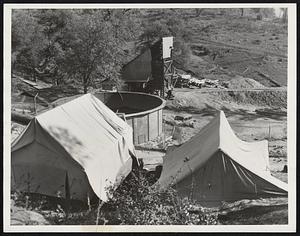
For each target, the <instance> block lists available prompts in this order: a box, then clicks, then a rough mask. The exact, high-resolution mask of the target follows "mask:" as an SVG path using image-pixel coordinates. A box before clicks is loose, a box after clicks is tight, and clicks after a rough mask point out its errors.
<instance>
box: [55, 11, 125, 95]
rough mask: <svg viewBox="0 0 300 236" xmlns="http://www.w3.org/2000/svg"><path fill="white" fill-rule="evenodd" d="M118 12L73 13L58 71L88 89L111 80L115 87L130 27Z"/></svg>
mask: <svg viewBox="0 0 300 236" xmlns="http://www.w3.org/2000/svg"><path fill="white" fill-rule="evenodd" d="M127 22H128V21H126V20H125V15H124V12H122V11H121V10H111V11H107V10H91V11H84V12H83V11H75V10H74V11H73V14H72V15H71V17H70V18H69V20H68V23H67V26H66V28H67V29H66V33H65V34H64V38H63V41H62V42H61V45H62V50H63V52H64V57H63V58H58V61H59V65H60V70H62V71H64V72H65V73H66V74H67V75H68V77H69V78H73V79H75V81H80V82H81V84H82V86H83V90H84V93H87V90H88V87H89V86H91V85H93V86H97V84H99V83H101V82H103V81H105V80H107V79H110V80H112V81H114V82H115V83H116V84H118V82H119V81H120V80H119V71H120V66H121V64H122V59H123V56H124V52H123V49H122V46H123V45H124V44H125V42H126V40H127V39H128V38H130V29H129V28H130V25H129V24H127Z"/></svg>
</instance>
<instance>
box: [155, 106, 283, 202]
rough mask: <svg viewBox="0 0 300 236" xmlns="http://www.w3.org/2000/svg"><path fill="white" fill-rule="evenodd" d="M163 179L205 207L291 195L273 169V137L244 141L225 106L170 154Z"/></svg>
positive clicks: (162, 184) (159, 181)
mask: <svg viewBox="0 0 300 236" xmlns="http://www.w3.org/2000/svg"><path fill="white" fill-rule="evenodd" d="M158 183H159V184H160V185H161V186H162V187H166V186H170V185H172V186H174V187H175V188H176V189H177V190H178V193H179V195H181V196H185V197H192V198H193V199H194V200H197V201H198V202H199V203H201V204H202V205H204V206H217V205H219V204H220V203H221V202H222V201H228V202H231V201H235V200H240V199H254V198H260V197H270V196H272V197H274V196H287V191H288V187H287V184H286V183H284V182H281V181H280V180H278V179H276V178H274V177H272V176H271V174H270V169H269V156H268V141H267V140H263V141H258V142H251V143H249V142H244V141H242V140H240V139H239V138H238V137H236V135H235V134H234V132H233V130H232V129H231V127H230V125H229V123H228V121H227V119H226V117H225V115H224V113H223V111H221V112H219V113H218V115H217V116H216V117H215V118H214V119H213V120H212V121H211V122H210V123H209V124H208V125H207V126H205V127H204V128H203V129H202V130H201V131H200V132H199V133H198V134H197V135H195V136H194V137H193V138H191V139H190V140H189V141H188V142H186V143H184V144H183V145H182V146H180V147H179V148H177V149H173V150H172V151H170V152H168V153H167V154H166V156H165V158H164V163H163V170H162V174H161V177H160V179H159V180H158Z"/></svg>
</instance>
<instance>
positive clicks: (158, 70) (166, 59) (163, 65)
mask: <svg viewBox="0 0 300 236" xmlns="http://www.w3.org/2000/svg"><path fill="white" fill-rule="evenodd" d="M172 49H173V37H163V38H160V39H159V40H157V41H155V42H154V43H152V44H151V45H150V46H149V47H148V48H147V49H145V50H144V51H143V52H142V53H141V54H140V55H139V56H137V57H135V58H134V59H133V60H131V61H130V62H128V63H127V64H126V65H124V67H123V69H122V78H123V80H124V82H125V84H127V90H128V91H132V92H144V93H152V94H157V95H159V96H160V97H162V98H164V97H165V92H166V89H167V88H170V86H171V85H172V81H173V77H174V73H175V70H174V66H173V59H172Z"/></svg>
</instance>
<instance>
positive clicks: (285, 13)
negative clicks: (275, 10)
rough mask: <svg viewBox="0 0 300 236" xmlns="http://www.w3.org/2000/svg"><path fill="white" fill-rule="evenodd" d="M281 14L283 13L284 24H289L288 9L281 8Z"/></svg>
mask: <svg viewBox="0 0 300 236" xmlns="http://www.w3.org/2000/svg"><path fill="white" fill-rule="evenodd" d="M280 10H281V12H282V17H281V18H282V22H283V23H287V21H288V12H287V8H280Z"/></svg>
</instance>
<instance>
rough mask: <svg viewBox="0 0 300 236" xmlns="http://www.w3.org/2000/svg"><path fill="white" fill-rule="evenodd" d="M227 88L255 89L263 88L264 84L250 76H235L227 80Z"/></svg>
mask: <svg viewBox="0 0 300 236" xmlns="http://www.w3.org/2000/svg"><path fill="white" fill-rule="evenodd" d="M227 87H228V88H229V89H256V88H265V86H264V85H262V84H261V83H259V82H257V81H256V80H254V79H251V78H245V77H242V76H235V77H233V78H232V79H230V80H229V81H228V82H227Z"/></svg>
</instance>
